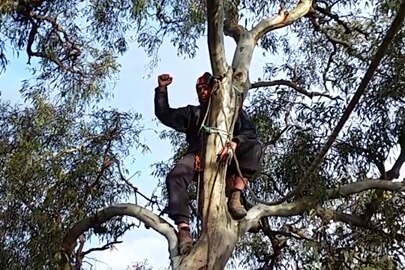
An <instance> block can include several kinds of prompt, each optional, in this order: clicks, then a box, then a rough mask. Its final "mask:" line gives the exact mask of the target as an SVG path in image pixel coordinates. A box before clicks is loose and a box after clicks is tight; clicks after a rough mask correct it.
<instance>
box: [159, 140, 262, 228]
mask: <svg viewBox="0 0 405 270" xmlns="http://www.w3.org/2000/svg"><path fill="white" fill-rule="evenodd" d="M262 152H263V146H262V144H261V143H260V142H259V141H247V142H244V143H241V144H240V145H239V146H238V148H237V149H236V151H235V154H236V158H237V160H238V162H239V167H240V170H241V172H242V175H243V177H246V178H248V179H250V178H251V177H252V176H253V175H254V174H255V173H256V172H257V171H258V170H260V167H261V162H262ZM227 173H228V174H238V173H237V171H236V164H235V162H234V161H233V162H232V163H231V164H230V166H229V167H228V172H227ZM195 175H196V172H195V171H194V154H192V153H188V154H186V155H185V156H184V157H182V158H181V159H180V160H179V161H178V162H177V163H176V165H175V166H174V167H173V169H172V170H171V171H170V172H169V174H168V175H167V177H166V187H167V192H168V197H169V217H170V218H171V219H173V220H174V222H175V224H179V223H188V222H189V219H190V209H189V206H188V205H189V197H188V192H187V187H188V185H189V184H190V182H191V181H192V180H194V179H195V177H194V176H195Z"/></svg>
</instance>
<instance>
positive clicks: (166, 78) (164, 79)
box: [158, 74, 173, 90]
mask: <svg viewBox="0 0 405 270" xmlns="http://www.w3.org/2000/svg"><path fill="white" fill-rule="evenodd" d="M172 81H173V78H172V77H171V76H170V75H169V74H161V75H159V76H158V85H159V89H160V90H164V89H166V87H167V86H168V85H170V84H171V83H172Z"/></svg>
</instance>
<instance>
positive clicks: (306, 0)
mask: <svg viewBox="0 0 405 270" xmlns="http://www.w3.org/2000/svg"><path fill="white" fill-rule="evenodd" d="M311 8H312V0H300V1H299V3H298V5H297V6H296V7H295V8H294V9H292V10H291V11H287V10H285V9H284V8H281V9H280V11H279V14H278V15H276V16H273V17H270V18H267V19H264V20H262V21H261V22H259V23H258V24H257V25H256V26H255V27H253V29H252V30H251V33H252V34H253V37H254V39H255V41H256V42H257V41H258V40H259V39H261V38H262V37H263V36H264V35H265V34H267V33H268V32H270V31H272V30H275V29H279V28H282V27H285V26H288V25H290V24H292V23H293V22H295V21H297V20H299V19H301V18H302V17H304V16H305V15H306V14H307V13H308V12H310V11H311Z"/></svg>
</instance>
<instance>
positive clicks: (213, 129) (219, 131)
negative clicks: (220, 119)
mask: <svg viewBox="0 0 405 270" xmlns="http://www.w3.org/2000/svg"><path fill="white" fill-rule="evenodd" d="M202 128H203V129H204V131H205V132H207V133H208V134H214V133H216V134H224V135H226V136H228V137H229V136H230V133H229V132H228V131H227V130H223V129H220V128H216V127H207V126H205V125H202Z"/></svg>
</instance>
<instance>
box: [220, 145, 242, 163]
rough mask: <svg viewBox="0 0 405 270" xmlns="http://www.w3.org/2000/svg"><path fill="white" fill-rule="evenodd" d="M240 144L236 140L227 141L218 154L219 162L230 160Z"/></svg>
mask: <svg viewBox="0 0 405 270" xmlns="http://www.w3.org/2000/svg"><path fill="white" fill-rule="evenodd" d="M237 146H238V144H237V143H236V142H232V141H231V142H229V143H227V144H226V145H225V146H224V147H223V148H222V150H221V151H220V152H219V153H218V155H217V162H218V163H224V162H226V161H227V160H228V158H229V157H230V156H231V155H232V154H234V152H235V150H236V147H237Z"/></svg>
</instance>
